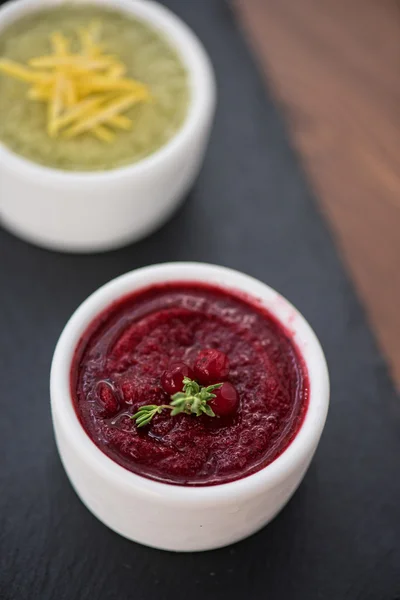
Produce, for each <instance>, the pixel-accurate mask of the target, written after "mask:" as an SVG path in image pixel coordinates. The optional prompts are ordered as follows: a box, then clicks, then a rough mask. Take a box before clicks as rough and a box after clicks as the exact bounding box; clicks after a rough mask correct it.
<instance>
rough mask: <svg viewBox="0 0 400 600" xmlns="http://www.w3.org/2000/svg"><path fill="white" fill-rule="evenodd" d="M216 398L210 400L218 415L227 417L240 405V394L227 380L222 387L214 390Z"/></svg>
mask: <svg viewBox="0 0 400 600" xmlns="http://www.w3.org/2000/svg"><path fill="white" fill-rule="evenodd" d="M213 394H215V398H212V399H211V400H210V401H209V405H210V406H211V408H212V409H213V411H214V412H215V414H216V415H217V417H227V416H228V415H231V414H232V413H234V412H235V411H236V410H237V407H238V405H239V394H238V393H237V391H236V388H235V387H234V386H233V385H232V384H231V383H229V382H228V381H226V382H225V383H223V384H222V386H221V387H220V388H218V389H217V390H214V391H213Z"/></svg>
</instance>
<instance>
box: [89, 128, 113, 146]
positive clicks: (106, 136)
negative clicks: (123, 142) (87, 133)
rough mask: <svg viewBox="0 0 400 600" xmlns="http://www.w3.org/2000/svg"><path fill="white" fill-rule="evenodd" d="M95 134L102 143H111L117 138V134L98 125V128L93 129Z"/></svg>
mask: <svg viewBox="0 0 400 600" xmlns="http://www.w3.org/2000/svg"><path fill="white" fill-rule="evenodd" d="M93 133H94V135H95V136H96V137H97V138H98V139H99V140H101V141H102V142H108V143H110V142H112V141H113V139H114V138H115V134H114V133H113V132H112V131H110V130H109V129H107V127H104V125H97V127H93Z"/></svg>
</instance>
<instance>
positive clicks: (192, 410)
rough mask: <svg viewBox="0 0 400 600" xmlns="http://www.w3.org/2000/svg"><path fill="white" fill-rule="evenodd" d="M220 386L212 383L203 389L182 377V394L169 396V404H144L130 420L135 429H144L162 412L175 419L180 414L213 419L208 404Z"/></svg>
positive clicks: (212, 412)
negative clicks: (167, 412) (203, 415)
mask: <svg viewBox="0 0 400 600" xmlns="http://www.w3.org/2000/svg"><path fill="white" fill-rule="evenodd" d="M221 386H222V383H214V384H213V385H209V386H207V387H203V386H201V385H199V384H198V383H197V381H194V380H193V379H190V378H189V377H184V378H183V390H182V392H178V393H177V394H174V395H173V396H171V402H170V404H161V405H157V404H145V405H144V406H141V407H140V408H139V410H138V411H137V413H135V414H134V415H132V416H131V419H133V420H134V421H136V425H137V427H144V426H145V425H148V424H149V423H150V421H151V420H152V418H153V417H154V416H155V415H156V414H157V413H158V414H159V413H161V412H162V411H163V410H170V411H171V417H175V415H179V414H180V413H185V414H187V415H195V416H196V417H200V416H201V415H202V414H205V415H207V416H209V417H215V416H216V415H215V413H214V411H213V409H212V408H211V406H210V405H209V404H208V402H209V400H212V399H213V398H215V394H213V391H214V390H217V389H218V388H220V387H221Z"/></svg>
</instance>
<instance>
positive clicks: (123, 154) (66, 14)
mask: <svg viewBox="0 0 400 600" xmlns="http://www.w3.org/2000/svg"><path fill="white" fill-rule="evenodd" d="M93 20H100V21H101V23H102V29H101V31H102V33H101V40H100V42H101V43H102V44H104V45H105V46H106V49H105V51H106V53H107V54H116V55H117V56H118V57H119V59H120V60H121V62H123V63H124V64H125V66H126V67H127V69H128V71H127V76H129V77H133V78H135V79H137V80H139V81H141V82H143V83H145V84H147V85H148V86H149V88H150V92H151V94H152V98H153V102H151V103H143V104H139V105H136V106H134V107H132V108H131V109H130V110H128V111H126V112H125V113H124V114H125V115H126V116H127V117H130V118H131V119H132V121H133V126H132V128H131V129H130V130H129V131H121V130H118V131H116V130H114V131H116V136H115V140H113V141H112V142H111V143H105V142H102V141H100V140H98V139H97V138H95V137H94V136H93V134H89V133H85V134H83V135H79V136H77V137H76V138H72V139H65V138H63V137H62V136H60V137H57V138H54V139H53V138H50V137H49V136H48V134H47V130H46V104H45V103H42V102H37V101H32V100H29V99H28V98H27V91H28V89H29V85H28V84H26V83H24V82H22V81H19V80H17V79H14V78H12V77H9V76H6V75H3V74H0V142H3V144H5V145H6V146H8V147H9V148H10V149H11V150H13V151H14V152H16V153H18V154H20V155H22V156H24V157H25V158H27V159H30V160H32V161H34V162H37V163H40V164H43V165H46V166H48V167H55V168H58V169H65V170H71V171H96V170H106V169H113V168H116V167H120V166H123V165H128V164H131V163H133V162H136V161H138V160H140V159H142V158H144V157H145V156H148V155H149V154H151V153H152V152H154V151H155V150H157V149H158V148H160V147H161V146H163V145H164V144H165V143H166V142H167V141H168V140H169V139H170V138H171V137H172V136H173V135H174V134H175V133H176V132H177V130H178V129H179V128H180V127H181V125H182V123H183V121H184V119H185V116H186V112H187V107H188V101H189V85H188V77H187V73H186V70H185V67H184V65H183V63H182V62H181V60H180V58H179V57H178V55H177V53H176V51H175V50H174V49H173V48H172V47H171V46H170V44H169V42H168V41H167V40H165V39H164V38H163V36H162V35H161V34H160V33H158V32H157V31H155V30H154V29H152V28H151V27H150V26H148V25H147V24H146V23H144V22H142V21H139V20H137V19H134V18H132V17H129V16H127V15H125V14H123V13H120V12H117V11H114V10H108V9H104V8H100V7H99V6H97V5H88V4H85V5H83V6H82V5H80V6H73V5H70V4H64V5H62V6H59V7H57V8H54V9H50V10H43V11H41V12H37V13H35V14H33V15H30V16H27V17H25V18H23V19H21V20H19V21H17V22H15V23H13V24H12V25H11V26H9V27H8V28H7V29H6V30H5V31H3V32H2V33H1V34H0V57H2V58H8V59H12V60H15V61H18V62H21V63H24V64H26V63H27V61H28V60H29V59H30V58H33V57H36V56H42V55H44V54H48V53H50V52H51V51H52V49H51V46H50V42H49V36H50V34H51V33H53V32H54V31H61V32H62V33H64V34H65V35H66V36H68V37H72V36H73V37H74V39H75V40H76V43H77V44H78V39H77V35H76V30H77V28H79V27H82V26H83V27H86V26H88V25H89V23H90V22H92V21H93ZM77 49H78V46H77V47H76V48H75V49H74V48H73V50H75V51H76V50H77Z"/></svg>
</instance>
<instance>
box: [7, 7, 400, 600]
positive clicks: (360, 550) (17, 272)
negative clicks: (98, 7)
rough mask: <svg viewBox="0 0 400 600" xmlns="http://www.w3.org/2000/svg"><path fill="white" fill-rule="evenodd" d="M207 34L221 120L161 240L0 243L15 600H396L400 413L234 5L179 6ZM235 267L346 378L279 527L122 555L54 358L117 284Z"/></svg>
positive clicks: (11, 593)
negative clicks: (63, 439)
mask: <svg viewBox="0 0 400 600" xmlns="http://www.w3.org/2000/svg"><path fill="white" fill-rule="evenodd" d="M166 4H168V6H170V7H171V8H172V9H173V10H175V11H176V12H177V13H178V14H180V15H181V16H182V17H183V18H184V19H185V20H186V21H187V22H188V23H189V25H191V26H192V27H193V29H194V30H195V31H196V32H197V33H198V34H199V36H200V37H201V39H202V40H203V42H204V44H205V46H206V47H207V49H208V50H209V52H210V54H211V56H212V58H213V61H214V64H215V68H216V72H217V77H218V87H219V109H218V113H217V119H216V126H215V130H214V135H213V138H212V144H211V146H210V149H209V152H208V155H207V160H206V164H205V166H204V169H203V171H202V173H201V176H200V178H199V180H198V182H197V185H196V187H195V189H194V190H193V191H192V193H191V194H190V196H189V198H188V201H187V203H186V204H185V206H184V207H183V208H182V209H181V210H180V212H179V213H178V214H177V215H176V216H175V218H174V219H173V220H172V221H171V222H170V223H169V224H168V225H167V226H165V227H164V228H163V229H162V230H161V231H159V232H157V233H156V234H154V235H153V236H152V237H150V238H149V239H147V240H145V241H143V242H141V243H139V244H136V245H133V246H130V247H128V248H125V249H123V250H120V251H116V252H112V253H108V254H103V255H96V256H70V255H61V254H55V253H54V254H53V253H50V252H46V251H43V250H40V249H38V248H34V247H33V246H30V245H28V244H25V243H23V242H21V241H19V240H18V239H16V238H14V237H12V236H11V235H9V234H8V233H6V232H5V231H1V232H0V256H1V263H0V265H1V273H0V290H1V293H0V331H1V347H0V352H1V354H0V368H1V373H0V381H1V406H2V408H1V418H0V456H1V457H2V458H1V461H2V462H1V471H0V477H1V494H0V519H1V528H0V534H1V537H0V539H1V549H0V560H1V569H0V598H1V599H2V600H11V599H12V600H17V599H18V600H36V599H37V600H53V599H57V600H64V599H67V600H75V599H79V600H86V599H87V600H89V599H90V600H92V599H96V600H106V599H110V600H111V599H114V598H118V600H125V599H130V598H135V600H153V599H154V600H170V599H171V600H172V599H175V598H185V597H189V598H191V600H200V599H201V600H203V599H204V598H207V600H214V599H217V598H218V599H226V598H232V599H235V598H238V599H239V598H240V599H242V598H251V599H253V598H254V599H259V598H260V599H264V598H268V599H269V600H275V599H279V600H286V599H290V600H291V599H296V600H303V599H304V600H317V599H324V600H395V598H399V597H400V439H399V419H400V410H399V403H398V398H397V397H396V395H395V392H394V389H393V386H392V384H391V382H390V380H389V378H388V375H387V371H386V367H385V364H384V361H383V359H382V357H381V355H380V353H379V351H378V350H377V348H376V345H375V342H374V340H373V338H372V335H371V333H370V331H369V328H368V325H367V323H366V320H365V315H364V313H363V310H362V309H361V307H360V304H359V302H358V300H357V299H356V296H355V294H354V291H353V288H352V286H351V284H350V283H349V280H348V277H347V276H346V274H345V272H344V269H343V267H342V264H341V262H340V260H339V258H338V256H337V252H336V250H335V248H334V245H333V242H332V239H331V237H330V234H329V232H328V231H327V228H326V226H325V225H324V223H323V221H322V219H321V216H320V215H319V214H318V211H317V208H316V205H315V203H314V201H313V199H312V198H311V195H310V192H309V189H308V187H307V185H306V184H305V182H304V178H303V176H302V174H301V172H300V169H299V166H298V163H297V160H296V158H295V156H294V155H293V152H292V151H291V149H290V147H289V144H288V141H287V137H286V133H285V130H284V128H283V125H282V121H281V119H280V116H279V114H278V113H277V111H276V108H274V106H273V105H272V103H271V101H270V99H269V98H268V97H267V96H266V93H265V89H264V87H263V84H262V83H261V79H260V76H259V74H258V73H257V72H256V69H255V67H254V65H253V63H252V60H251V58H250V56H249V53H248V50H247V49H246V46H245V43H244V41H243V39H242V37H241V35H240V33H239V32H238V30H237V26H236V24H235V21H234V19H233V15H232V14H231V12H230V9H229V5H228V4H227V3H226V2H223V1H222V0H168V2H166ZM185 259H188V260H202V261H209V262H215V263H220V264H223V265H228V266H231V267H235V268H238V269H241V270H243V271H246V272H248V273H250V274H251V275H254V276H256V277H258V278H260V279H261V280H263V281H265V282H268V283H269V284H270V285H272V286H274V287H276V288H277V289H278V290H279V291H280V292H282V293H283V294H285V295H286V296H287V297H288V298H289V299H290V300H292V301H293V302H294V303H295V304H296V305H297V306H298V308H299V309H300V310H301V311H302V312H303V313H304V315H305V316H306V317H307V318H308V319H309V321H310V322H311V324H312V325H313V327H314V328H315V330H316V332H317V334H318V335H319V337H320V339H321V342H322V344H323V346H324V348H325V351H326V354H327V358H328V362H329V366H330V371H331V378H332V403H331V409H330V414H329V417H328V422H327V426H326V429H325V433H324V435H323V438H322V441H321V444H320V447H319V449H318V452H317V455H316V457H315V459H314V461H313V463H312V466H311V468H310V470H309V472H308V474H307V476H306V478H305V481H304V483H303V484H302V486H301V487H300V489H299V491H298V492H297V494H296V495H295V496H294V498H293V500H292V501H291V502H290V503H289V505H288V506H287V507H286V508H285V509H284V511H283V512H282V513H281V514H280V515H279V516H278V517H277V518H276V519H275V521H274V522H273V523H272V524H270V525H269V526H268V527H267V528H265V529H264V530H263V531H261V532H260V533H258V534H256V535H254V536H253V537H252V538H250V539H248V540H246V541H244V542H241V543H239V544H237V545H235V546H232V547H230V548H225V549H222V550H218V551H213V552H208V553H203V554H188V555H183V554H181V555H177V554H172V553H167V552H162V551H156V550H151V549H148V548H145V547H142V546H139V545H136V544H134V543H130V542H128V541H126V540H125V539H123V538H120V537H119V536H117V535H116V534H114V533H113V532H111V531H109V530H108V529H106V527H104V526H103V525H101V524H100V523H99V522H98V521H97V520H96V519H95V518H94V517H93V516H92V515H91V514H90V513H89V512H88V511H87V510H86V508H84V506H83V505H82V504H81V503H80V501H79V500H78V498H77V497H76V495H75V494H74V492H73V491H72V489H71V487H70V485H69V483H68V481H67V478H66V476H65V474H64V471H63V469H62V467H61V464H60V461H59V458H58V455H57V453H56V448H55V444H54V440H53V433H52V428H51V422H50V411H49V392H48V375H49V367H50V360H51V356H52V352H53V348H54V345H55V343H56V340H57V338H58V335H59V334H60V332H61V329H62V327H63V325H64V323H65V322H66V320H67V319H68V317H69V316H70V314H71V313H72V311H73V310H74V309H75V308H76V306H77V305H78V304H79V303H80V302H81V301H82V300H83V299H84V298H85V297H86V296H87V295H88V294H90V293H91V292H92V291H93V290H95V289H96V288H97V287H98V286H100V285H101V284H103V283H104V282H106V281H107V280H109V279H111V278H113V277H115V276H117V275H119V274H121V273H123V272H125V271H128V270H131V269H133V268H135V267H139V266H142V265H147V264H150V263H155V262H162V261H165V260H185Z"/></svg>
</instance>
